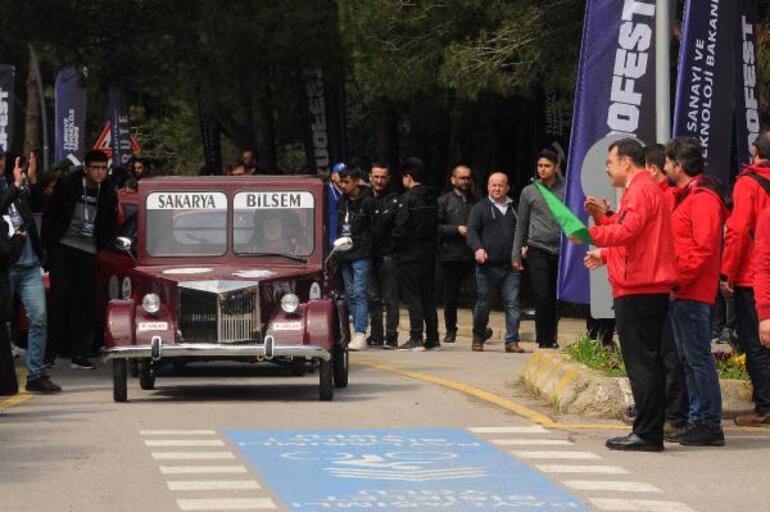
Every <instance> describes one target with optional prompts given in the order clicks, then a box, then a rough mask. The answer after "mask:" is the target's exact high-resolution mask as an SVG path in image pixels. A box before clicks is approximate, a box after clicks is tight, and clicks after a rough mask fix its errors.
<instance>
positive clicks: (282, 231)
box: [98, 176, 350, 402]
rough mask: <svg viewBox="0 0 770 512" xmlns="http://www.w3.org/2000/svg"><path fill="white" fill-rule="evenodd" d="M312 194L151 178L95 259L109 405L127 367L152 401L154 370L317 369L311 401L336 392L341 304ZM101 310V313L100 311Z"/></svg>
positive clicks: (277, 182) (315, 189)
mask: <svg viewBox="0 0 770 512" xmlns="http://www.w3.org/2000/svg"><path fill="white" fill-rule="evenodd" d="M323 191H324V185H323V182H322V181H321V180H320V179H319V178H317V177H313V176H291V177H288V176H248V177H218V176H216V177H215V176H204V177H159V178H151V179H147V180H142V181H141V182H140V183H139V190H138V195H137V209H136V215H135V217H134V219H126V220H125V221H124V222H123V224H122V225H121V232H120V233H119V234H118V237H117V239H116V243H115V249H114V250H105V251H102V252H101V253H100V254H99V281H100V282H99V284H98V287H99V288H100V289H101V290H103V294H104V295H105V299H104V300H105V302H106V304H105V306H104V307H105V309H106V326H105V337H104V340H105V346H106V349H105V357H106V358H107V359H111V360H112V361H113V363H112V364H113V395H114V399H115V401H118V402H123V401H125V400H127V373H128V364H127V363H128V361H129V360H135V361H138V362H139V377H140V384H141V387H142V388H143V389H153V388H154V386H155V380H156V377H157V375H158V368H159V364H160V363H161V361H166V360H171V361H172V362H173V361H177V362H184V361H189V360H196V361H199V360H211V359H235V360H248V361H257V362H271V363H275V364H284V365H295V366H297V365H299V366H300V367H304V365H305V363H306V362H313V363H316V362H317V364H318V370H319V371H318V374H319V393H320V398H321V400H331V399H332V398H333V394H334V387H338V388H341V387H345V386H347V383H348V351H347V343H348V340H349V338H350V332H349V325H348V313H347V308H346V306H345V301H344V298H343V297H341V296H338V295H337V294H336V293H335V291H334V289H333V286H332V285H331V283H330V278H329V275H328V272H329V268H328V266H327V262H328V261H329V260H330V254H329V253H331V252H334V251H335V250H345V249H347V248H349V247H350V240H349V239H345V240H339V241H338V243H335V249H332V250H331V251H329V250H327V248H326V246H325V243H324V240H325V237H324V219H325V217H326V216H325V214H324V212H325V196H324V193H323ZM107 300H108V302H107Z"/></svg>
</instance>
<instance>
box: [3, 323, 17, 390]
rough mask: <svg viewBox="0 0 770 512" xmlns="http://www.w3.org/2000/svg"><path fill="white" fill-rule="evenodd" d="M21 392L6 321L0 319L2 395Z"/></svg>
mask: <svg viewBox="0 0 770 512" xmlns="http://www.w3.org/2000/svg"><path fill="white" fill-rule="evenodd" d="M18 392H19V383H18V381H17V380H16V368H15V367H14V364H13V354H12V353H11V342H10V340H9V339H8V330H7V329H6V328H5V322H4V321H0V395H15V394H16V393H18Z"/></svg>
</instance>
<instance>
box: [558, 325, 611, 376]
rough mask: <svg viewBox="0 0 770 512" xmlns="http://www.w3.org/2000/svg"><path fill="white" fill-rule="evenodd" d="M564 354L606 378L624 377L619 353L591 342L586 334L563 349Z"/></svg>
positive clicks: (593, 341) (598, 342) (596, 342)
mask: <svg viewBox="0 0 770 512" xmlns="http://www.w3.org/2000/svg"><path fill="white" fill-rule="evenodd" d="M565 352H566V353H567V355H568V356H569V357H570V358H571V359H573V360H575V361H577V362H578V363H583V364H584V365H586V366H588V367H589V368H593V369H595V370H599V371H600V372H602V373H604V374H605V375H607V376H608V377H625V376H626V366H625V365H624V364H623V358H622V357H621V355H620V352H618V351H617V350H615V349H613V348H610V347H605V346H604V345H602V342H601V341H599V340H592V339H591V338H589V337H588V335H587V334H583V335H582V336H580V337H579V338H578V339H577V341H575V343H572V344H571V345H569V346H568V347H567V348H566V349H565Z"/></svg>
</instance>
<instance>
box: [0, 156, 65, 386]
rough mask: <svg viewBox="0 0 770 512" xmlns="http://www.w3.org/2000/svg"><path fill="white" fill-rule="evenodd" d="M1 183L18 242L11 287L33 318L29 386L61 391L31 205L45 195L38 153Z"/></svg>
mask: <svg viewBox="0 0 770 512" xmlns="http://www.w3.org/2000/svg"><path fill="white" fill-rule="evenodd" d="M1 185H2V187H3V188H4V189H5V190H4V192H3V196H2V200H0V203H1V204H0V213H2V216H3V219H4V220H5V221H6V223H7V224H8V227H7V228H6V229H8V231H9V232H8V234H9V235H10V233H11V232H13V235H11V242H12V243H15V244H16V245H17V246H18V247H17V249H18V250H17V251H14V252H12V253H11V254H7V255H6V256H5V263H6V264H7V276H8V288H9V292H10V293H11V295H13V294H14V293H15V294H16V295H18V296H19V298H20V299H21V302H22V303H23V304H24V309H25V310H26V312H27V319H28V321H29V329H28V331H27V354H26V363H27V371H28V373H27V385H26V389H27V391H32V392H36V393H57V392H59V391H61V388H60V387H59V386H57V385H56V384H54V383H53V382H51V380H50V379H49V378H48V375H47V374H46V372H45V367H46V360H45V355H46V337H47V328H48V322H47V316H46V315H47V313H46V303H45V285H44V284H43V277H42V271H41V267H42V263H43V261H45V254H44V252H43V245H42V244H41V243H40V237H39V236H38V234H37V226H36V225H35V218H34V216H33V215H32V207H31V205H30V203H31V201H32V200H31V196H32V195H33V194H35V195H37V196H38V199H39V198H40V196H42V191H41V190H40V187H39V186H38V183H37V159H36V157H35V154H34V153H33V154H31V155H30V157H29V167H28V169H27V173H25V172H24V170H23V168H22V165H21V158H16V162H15V165H14V169H13V181H12V182H11V183H10V184H7V183H6V181H5V180H2V183H1Z"/></svg>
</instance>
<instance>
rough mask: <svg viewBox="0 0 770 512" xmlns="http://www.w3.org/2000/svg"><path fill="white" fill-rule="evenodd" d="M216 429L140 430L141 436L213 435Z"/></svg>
mask: <svg viewBox="0 0 770 512" xmlns="http://www.w3.org/2000/svg"><path fill="white" fill-rule="evenodd" d="M216 433H217V432H216V430H140V431H139V435H140V436H213V435H216Z"/></svg>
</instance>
